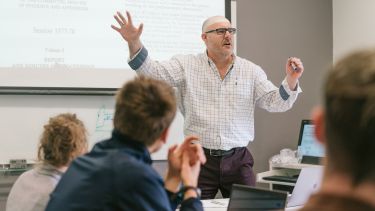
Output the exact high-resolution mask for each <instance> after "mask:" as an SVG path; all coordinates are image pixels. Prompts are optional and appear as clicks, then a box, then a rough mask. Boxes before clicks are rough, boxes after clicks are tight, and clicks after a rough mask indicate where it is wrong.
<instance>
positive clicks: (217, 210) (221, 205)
mask: <svg viewBox="0 0 375 211" xmlns="http://www.w3.org/2000/svg"><path fill="white" fill-rule="evenodd" d="M228 203H229V199H228V198H225V199H207V200H202V204H203V208H204V210H205V211H227V207H228ZM300 208H302V206H296V207H287V208H285V210H288V211H295V210H299V209H300Z"/></svg>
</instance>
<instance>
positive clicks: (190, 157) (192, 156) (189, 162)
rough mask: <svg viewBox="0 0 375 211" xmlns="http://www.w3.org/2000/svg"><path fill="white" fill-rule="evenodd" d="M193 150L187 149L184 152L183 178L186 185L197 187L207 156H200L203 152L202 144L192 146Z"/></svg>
mask: <svg viewBox="0 0 375 211" xmlns="http://www.w3.org/2000/svg"><path fill="white" fill-rule="evenodd" d="M190 148H191V149H192V150H185V151H184V152H183V154H182V165H181V179H182V183H183V184H184V186H193V187H197V185H198V176H199V171H200V166H201V165H202V164H204V163H205V162H206V157H205V155H204V153H203V157H200V155H199V154H200V152H201V151H202V152H203V149H202V146H201V145H200V144H194V146H191V147H190Z"/></svg>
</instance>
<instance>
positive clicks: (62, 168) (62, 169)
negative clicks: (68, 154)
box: [57, 166, 68, 173]
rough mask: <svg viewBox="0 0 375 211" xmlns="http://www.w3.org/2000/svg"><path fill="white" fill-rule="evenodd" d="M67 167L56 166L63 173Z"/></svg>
mask: <svg viewBox="0 0 375 211" xmlns="http://www.w3.org/2000/svg"><path fill="white" fill-rule="evenodd" d="M67 169H68V166H60V167H58V168H57V170H59V171H60V172H62V173H64V172H65V171H66V170H67Z"/></svg>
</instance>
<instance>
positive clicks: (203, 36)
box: [201, 33, 207, 42]
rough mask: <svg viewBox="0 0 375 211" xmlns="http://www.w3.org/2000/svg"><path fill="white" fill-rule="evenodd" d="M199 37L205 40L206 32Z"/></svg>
mask: <svg viewBox="0 0 375 211" xmlns="http://www.w3.org/2000/svg"><path fill="white" fill-rule="evenodd" d="M201 38H202V40H203V41H204V42H206V40H207V34H206V33H202V34H201Z"/></svg>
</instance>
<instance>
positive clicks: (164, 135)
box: [160, 128, 169, 144]
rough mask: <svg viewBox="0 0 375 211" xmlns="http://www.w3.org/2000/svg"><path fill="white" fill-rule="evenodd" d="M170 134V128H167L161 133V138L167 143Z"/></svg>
mask: <svg viewBox="0 0 375 211" xmlns="http://www.w3.org/2000/svg"><path fill="white" fill-rule="evenodd" d="M168 134H169V128H167V129H165V130H164V131H163V132H162V133H161V135H160V140H161V141H162V142H163V143H164V144H165V143H166V142H167V138H168Z"/></svg>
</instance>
